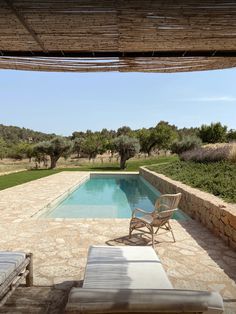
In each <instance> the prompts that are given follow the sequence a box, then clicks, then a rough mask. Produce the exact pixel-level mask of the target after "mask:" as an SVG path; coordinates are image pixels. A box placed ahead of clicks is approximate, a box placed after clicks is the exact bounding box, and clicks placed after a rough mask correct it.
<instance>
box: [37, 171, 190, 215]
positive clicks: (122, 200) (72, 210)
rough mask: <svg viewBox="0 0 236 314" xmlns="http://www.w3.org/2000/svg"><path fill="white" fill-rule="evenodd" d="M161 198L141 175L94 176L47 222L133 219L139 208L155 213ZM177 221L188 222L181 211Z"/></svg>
mask: <svg viewBox="0 0 236 314" xmlns="http://www.w3.org/2000/svg"><path fill="white" fill-rule="evenodd" d="M159 195H160V192H159V191H157V190H156V189H155V188H154V187H153V186H152V185H150V184H149V183H148V182H147V181H146V180H145V179H143V178H142V177H141V176H139V175H130V174H125V175H119V174H114V175H100V174H98V175H92V174H91V177H90V179H89V180H87V181H86V182H84V183H83V184H81V185H80V186H79V187H78V188H76V190H74V191H73V192H72V193H71V194H69V195H68V196H67V197H66V198H65V199H64V200H63V201H62V202H61V203H59V204H58V205H57V206H56V207H55V208H52V209H51V210H49V211H48V212H47V213H46V214H44V216H43V217H44V218H45V217H47V218H130V217H131V213H132V210H133V209H134V208H136V207H139V208H143V209H145V210H147V211H152V210H153V208H154V204H155V201H156V199H157V197H158V196H159ZM174 219H178V220H179V219H185V215H184V214H183V213H182V212H181V211H178V212H177V213H176V214H175V217H174Z"/></svg>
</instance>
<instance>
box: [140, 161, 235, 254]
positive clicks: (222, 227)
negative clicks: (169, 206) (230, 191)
mask: <svg viewBox="0 0 236 314" xmlns="http://www.w3.org/2000/svg"><path fill="white" fill-rule="evenodd" d="M140 175H141V176H143V178H144V179H146V180H147V181H148V182H149V183H151V184H152V185H153V186H154V187H155V188H156V189H158V190H159V191H160V192H161V193H162V194H165V193H178V192H181V193H182V198H181V201H180V206H179V207H180V208H181V209H182V210H183V211H184V212H185V213H186V214H188V215H189V216H190V217H191V218H193V219H196V220H198V221H200V222H201V223H202V224H203V225H205V226H206V227H207V228H208V229H210V230H211V231H212V232H213V233H214V234H215V235H217V236H219V237H221V238H222V239H223V240H224V242H226V243H227V244H228V245H229V246H230V247H232V248H234V249H236V205H234V204H229V203H226V202H224V201H223V200H222V199H220V198H219V197H216V196H214V195H212V194H210V193H206V192H203V191H200V190H198V189H195V188H192V187H190V186H188V185H186V184H183V183H181V182H178V181H175V180H172V179H170V178H168V177H166V176H164V175H162V174H158V173H156V172H153V171H150V170H148V169H146V168H145V167H141V168H140Z"/></svg>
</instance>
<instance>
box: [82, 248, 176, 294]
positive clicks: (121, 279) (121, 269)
mask: <svg viewBox="0 0 236 314" xmlns="http://www.w3.org/2000/svg"><path fill="white" fill-rule="evenodd" d="M83 287H84V288H91V289H96V288H104V289H107V288H113V289H172V288H173V287H172V285H171V283H170V281H169V279H168V277H167V275H166V272H165V270H164V269H163V267H162V265H161V262H160V259H159V257H158V256H157V255H156V253H155V251H154V250H153V248H151V247H141V246H138V247H135V246H113V247H112V246H91V247H90V249H89V253H88V261H87V266H86V272H85V278H84V284H83Z"/></svg>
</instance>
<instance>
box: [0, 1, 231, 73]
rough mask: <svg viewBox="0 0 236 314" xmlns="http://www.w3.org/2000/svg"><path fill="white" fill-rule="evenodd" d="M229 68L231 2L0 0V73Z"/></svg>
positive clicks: (176, 70) (175, 70) (171, 70)
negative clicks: (17, 70)
mask: <svg viewBox="0 0 236 314" xmlns="http://www.w3.org/2000/svg"><path fill="white" fill-rule="evenodd" d="M235 66H236V0H225V1H222V0H165V1H164V0H156V1H154V0H146V1H145V0H117V1H115V0H87V1H86V0H77V1H76V0H74V1H72V0H67V1H63V0H0V68H1V69H20V70H38V71H74V72H94V71H95V72H97V71H121V72H129V71H130V72H133V71H137V72H182V71H197V70H210V69H223V68H230V67H235Z"/></svg>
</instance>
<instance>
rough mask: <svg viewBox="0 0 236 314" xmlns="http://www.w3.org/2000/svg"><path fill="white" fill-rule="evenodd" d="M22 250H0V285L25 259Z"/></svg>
mask: <svg viewBox="0 0 236 314" xmlns="http://www.w3.org/2000/svg"><path fill="white" fill-rule="evenodd" d="M25 258H26V257H25V253H22V252H3V251H1V252H0V285H1V284H3V282H4V281H5V280H6V279H7V277H8V276H9V275H10V274H11V273H12V272H13V271H14V270H15V269H16V268H17V267H18V266H20V264H21V263H23V261H24V260H25Z"/></svg>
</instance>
